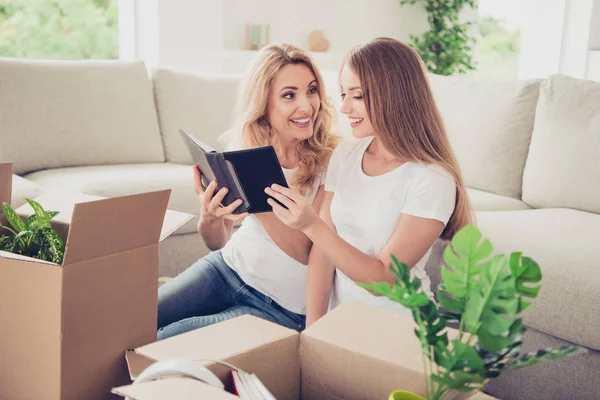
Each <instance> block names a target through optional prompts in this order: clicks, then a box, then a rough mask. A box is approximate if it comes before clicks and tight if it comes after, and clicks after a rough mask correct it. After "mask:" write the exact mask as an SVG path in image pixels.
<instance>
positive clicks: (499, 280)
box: [462, 255, 518, 347]
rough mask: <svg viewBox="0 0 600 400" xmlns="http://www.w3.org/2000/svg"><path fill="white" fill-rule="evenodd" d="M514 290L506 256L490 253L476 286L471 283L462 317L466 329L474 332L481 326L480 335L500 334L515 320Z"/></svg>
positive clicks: (476, 332) (515, 300)
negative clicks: (490, 255) (490, 256)
mask: <svg viewBox="0 0 600 400" xmlns="http://www.w3.org/2000/svg"><path fill="white" fill-rule="evenodd" d="M515 292H516V289H515V279H514V277H513V275H512V273H511V270H510V266H509V265H508V261H507V259H506V257H505V256H504V255H496V256H494V258H493V259H492V260H491V262H490V263H489V267H488V268H485V269H484V270H483V271H482V273H481V276H480V277H479V280H478V281H477V285H473V286H471V292H470V296H469V297H468V298H467V301H466V306H465V312H464V314H463V319H462V321H463V323H464V326H465V328H466V330H467V331H468V332H470V333H472V334H478V333H479V331H480V329H481V330H483V331H484V335H486V334H488V335H487V336H486V338H489V337H490V335H491V336H500V335H502V334H504V333H505V332H506V331H507V330H509V328H510V327H511V325H512V324H513V323H514V321H515V317H514V315H515V314H516V312H517V307H518V298H517V297H516V296H515ZM483 345H484V344H483V343H482V347H483Z"/></svg>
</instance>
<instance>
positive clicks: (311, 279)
mask: <svg viewBox="0 0 600 400" xmlns="http://www.w3.org/2000/svg"><path fill="white" fill-rule="evenodd" d="M334 274H335V267H334V266H333V265H332V264H331V263H330V262H329V260H328V259H327V257H326V256H325V254H323V252H321V251H320V250H319V249H318V248H316V247H314V248H313V249H312V250H311V252H310V259H309V262H308V274H307V278H306V326H310V325H312V323H313V322H315V321H317V320H318V319H319V318H321V317H322V316H323V315H325V314H326V313H327V310H328V308H329V297H330V295H331V287H332V285H333V278H334Z"/></svg>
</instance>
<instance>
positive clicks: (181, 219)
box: [159, 210, 194, 242]
mask: <svg viewBox="0 0 600 400" xmlns="http://www.w3.org/2000/svg"><path fill="white" fill-rule="evenodd" d="M192 218H194V216H193V215H192V214H188V213H184V212H181V211H175V210H167V212H166V213H165V219H164V221H163V225H162V231H161V232H160V239H159V240H160V241H161V242H162V241H163V240H165V239H166V238H167V237H169V236H170V235H171V234H172V233H173V232H175V231H176V230H177V229H179V228H181V227H182V226H183V225H185V224H186V222H188V221H189V220H191V219H192Z"/></svg>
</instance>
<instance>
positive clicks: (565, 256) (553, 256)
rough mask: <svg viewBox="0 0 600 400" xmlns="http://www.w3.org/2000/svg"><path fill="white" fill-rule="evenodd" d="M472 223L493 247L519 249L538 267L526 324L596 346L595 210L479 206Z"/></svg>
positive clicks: (599, 253)
mask: <svg viewBox="0 0 600 400" xmlns="http://www.w3.org/2000/svg"><path fill="white" fill-rule="evenodd" d="M477 223H478V226H479V229H480V230H481V231H482V233H483V234H484V236H486V237H487V238H488V239H489V240H490V241H491V242H492V245H493V246H494V252H495V253H504V254H508V253H509V252H512V251H522V252H523V255H525V256H528V257H531V258H532V259H534V260H535V261H536V262H537V263H538V264H539V265H540V268H541V269H542V276H543V278H542V289H541V290H540V293H539V295H538V297H537V299H535V300H534V303H533V305H532V306H531V307H530V308H529V309H527V310H526V311H525V313H524V322H525V324H526V325H527V326H530V327H532V328H535V329H537V330H539V331H541V332H544V333H547V334H550V335H553V336H556V337H558V338H561V339H563V340H566V341H569V342H572V343H576V344H580V345H583V346H587V347H590V348H593V349H596V350H600V313H598V304H600V290H598V288H600V274H598V267H599V265H600V246H598V232H600V215H596V214H591V213H586V212H583V211H577V210H570V209H560V208H556V209H542V210H525V211H482V212H478V213H477Z"/></svg>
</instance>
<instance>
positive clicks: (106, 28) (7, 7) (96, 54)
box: [0, 0, 119, 59]
mask: <svg viewBox="0 0 600 400" xmlns="http://www.w3.org/2000/svg"><path fill="white" fill-rule="evenodd" d="M0 57H17V58H48V59H117V58H119V29H118V10H117V0H0Z"/></svg>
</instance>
